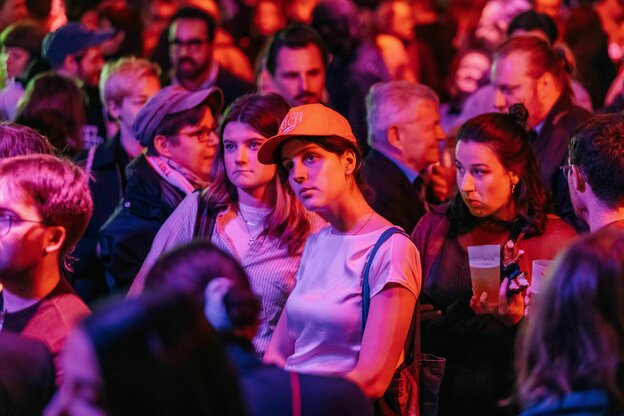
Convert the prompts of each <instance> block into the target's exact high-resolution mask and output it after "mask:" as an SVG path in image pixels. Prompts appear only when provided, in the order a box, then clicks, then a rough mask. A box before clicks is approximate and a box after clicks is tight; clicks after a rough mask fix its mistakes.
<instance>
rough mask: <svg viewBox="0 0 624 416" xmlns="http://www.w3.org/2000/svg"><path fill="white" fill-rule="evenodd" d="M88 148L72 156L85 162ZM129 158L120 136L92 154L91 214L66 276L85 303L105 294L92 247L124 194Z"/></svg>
mask: <svg viewBox="0 0 624 416" xmlns="http://www.w3.org/2000/svg"><path fill="white" fill-rule="evenodd" d="M87 157H88V152H87V151H85V152H82V153H80V154H79V155H78V156H77V157H76V162H77V163H79V164H84V163H86V159H87ZM129 162H130V158H129V157H128V155H127V154H126V151H125V150H124V149H123V147H122V146H121V142H120V136H119V134H117V135H116V136H115V137H113V138H111V139H110V140H107V141H106V142H105V143H103V144H102V145H100V146H98V148H97V149H96V151H95V155H94V157H93V164H92V167H91V179H90V180H89V188H90V190H91V196H92V197H93V216H92V217H91V221H89V225H88V226H87V230H86V231H85V233H84V236H83V237H82V239H80V241H79V242H78V244H77V245H76V249H75V250H74V253H73V254H72V255H73V256H74V257H75V258H76V259H77V260H76V263H75V264H74V271H73V273H72V274H71V276H70V280H71V281H72V284H73V286H74V289H75V290H76V292H77V293H78V295H79V296H80V297H81V298H82V299H83V300H84V301H85V302H87V303H89V302H91V301H94V300H96V299H97V298H99V297H101V296H104V295H106V294H108V292H109V290H108V286H107V285H106V280H105V278H104V267H103V266H102V263H101V262H100V260H99V259H98V257H97V254H96V247H97V242H98V239H99V237H100V227H102V225H103V224H104V222H106V220H107V219H108V218H109V217H110V216H111V214H112V213H113V211H115V207H116V206H117V204H118V203H119V200H120V199H121V198H122V197H123V195H124V189H125V187H126V175H125V172H124V170H125V169H126V166H127V165H128V163H129Z"/></svg>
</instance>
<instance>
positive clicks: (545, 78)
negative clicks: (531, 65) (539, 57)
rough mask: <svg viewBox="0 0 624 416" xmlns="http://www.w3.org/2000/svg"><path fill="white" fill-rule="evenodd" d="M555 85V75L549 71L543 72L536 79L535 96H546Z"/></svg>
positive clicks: (542, 97)
mask: <svg viewBox="0 0 624 416" xmlns="http://www.w3.org/2000/svg"><path fill="white" fill-rule="evenodd" d="M554 87H555V77H554V76H553V74H551V73H550V72H544V73H543V74H542V76H541V77H539V78H538V79H537V96H538V97H539V98H540V99H544V98H545V97H546V96H548V95H549V94H550V93H551V92H552V91H553V88H554Z"/></svg>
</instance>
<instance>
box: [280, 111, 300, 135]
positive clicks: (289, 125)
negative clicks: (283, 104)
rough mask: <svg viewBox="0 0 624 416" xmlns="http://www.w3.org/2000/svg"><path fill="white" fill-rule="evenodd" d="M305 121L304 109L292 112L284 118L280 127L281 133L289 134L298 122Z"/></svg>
mask: <svg viewBox="0 0 624 416" xmlns="http://www.w3.org/2000/svg"><path fill="white" fill-rule="evenodd" d="M302 121H303V111H296V112H294V113H290V114H288V115H287V116H286V118H284V120H282V124H281V125H280V128H279V134H287V133H290V132H291V131H293V130H294V129H295V128H296V127H297V124H299V123H301V122H302Z"/></svg>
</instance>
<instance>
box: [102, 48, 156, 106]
mask: <svg viewBox="0 0 624 416" xmlns="http://www.w3.org/2000/svg"><path fill="white" fill-rule="evenodd" d="M160 72H161V71H160V67H159V66H158V65H157V64H155V63H153V62H150V61H148V60H147V59H144V58H137V57H134V56H127V57H123V58H119V59H117V60H115V61H110V62H107V63H106V64H105V65H104V67H103V68H102V73H101V75H100V94H101V98H102V103H103V104H104V106H105V107H107V106H108V102H109V101H113V102H114V103H115V104H118V105H120V104H121V102H122V101H123V99H124V98H126V97H127V96H128V95H130V94H131V93H132V91H133V90H134V88H135V86H136V84H137V82H138V81H139V80H140V79H141V78H143V77H145V76H153V77H156V78H159V77H160Z"/></svg>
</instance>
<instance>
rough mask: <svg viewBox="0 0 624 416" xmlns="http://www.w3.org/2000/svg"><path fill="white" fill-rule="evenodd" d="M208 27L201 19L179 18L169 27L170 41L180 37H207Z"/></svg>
mask: <svg viewBox="0 0 624 416" xmlns="http://www.w3.org/2000/svg"><path fill="white" fill-rule="evenodd" d="M207 34H208V27H207V25H206V22H204V21H203V20H201V19H194V18H186V17H184V18H179V19H176V20H174V21H173V22H171V26H170V27H169V40H173V38H175V37H178V36H190V35H194V36H196V35H200V36H207Z"/></svg>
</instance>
